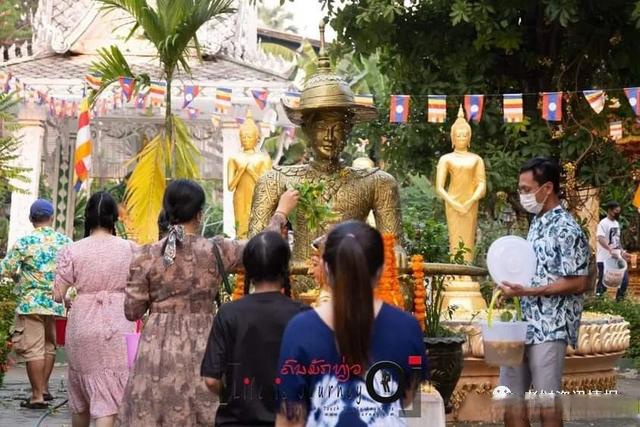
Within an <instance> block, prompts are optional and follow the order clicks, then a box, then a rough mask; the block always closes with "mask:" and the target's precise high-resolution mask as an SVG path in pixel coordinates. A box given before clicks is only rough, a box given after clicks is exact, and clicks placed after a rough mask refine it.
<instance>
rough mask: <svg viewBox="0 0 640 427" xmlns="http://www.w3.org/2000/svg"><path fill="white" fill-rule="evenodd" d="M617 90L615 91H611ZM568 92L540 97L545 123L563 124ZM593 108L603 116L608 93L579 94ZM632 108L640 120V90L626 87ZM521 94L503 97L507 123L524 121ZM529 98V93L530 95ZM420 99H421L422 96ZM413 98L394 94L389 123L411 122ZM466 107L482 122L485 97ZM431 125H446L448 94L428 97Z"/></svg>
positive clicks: (612, 130)
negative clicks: (565, 97)
mask: <svg viewBox="0 0 640 427" xmlns="http://www.w3.org/2000/svg"><path fill="white" fill-rule="evenodd" d="M611 90H615V89H611ZM565 93H571V92H543V93H541V94H540V103H539V106H540V110H541V116H542V118H543V119H544V120H546V121H549V122H560V121H562V111H563V105H562V103H563V99H564V95H565ZM580 93H581V94H582V95H583V96H584V98H585V100H586V102H587V103H588V104H589V106H590V107H591V109H592V110H593V111H594V112H595V113H596V114H600V113H602V111H603V110H604V107H605V103H606V100H607V94H606V93H605V90H600V89H597V90H584V91H582V92H580ZM624 93H625V95H626V97H627V100H628V102H629V105H630V106H631V108H632V110H633V112H634V113H635V115H636V116H638V118H640V102H638V101H639V100H640V87H629V88H624ZM523 95H524V94H522V93H506V94H502V95H501V97H502V107H503V108H502V112H503V119H504V121H505V123H520V122H522V121H523V120H524V103H523ZM528 95H529V94H528ZM418 98H422V96H419V97H418ZM410 102H411V96H410V95H391V97H390V102H389V121H390V122H391V123H406V122H407V121H408V120H409V110H410ZM463 105H464V111H465V116H466V118H467V120H468V121H469V122H475V123H479V122H480V121H481V120H482V114H483V111H484V107H485V95H481V94H469V95H464V98H463ZM612 105H616V106H615V107H612V108H618V107H619V103H618V102H617V101H616V102H614V101H612ZM426 109H427V115H426V119H427V122H428V123H444V122H445V120H446V115H447V95H427V103H426ZM622 131H623V126H622V122H621V121H612V122H611V123H610V126H609V136H610V137H611V139H614V140H617V139H621V138H622Z"/></svg>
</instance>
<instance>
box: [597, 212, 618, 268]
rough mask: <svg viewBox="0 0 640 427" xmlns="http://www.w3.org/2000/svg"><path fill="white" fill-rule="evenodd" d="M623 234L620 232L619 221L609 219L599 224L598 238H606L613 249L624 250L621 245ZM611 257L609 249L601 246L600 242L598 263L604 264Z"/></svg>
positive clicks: (606, 218) (604, 219)
mask: <svg viewBox="0 0 640 427" xmlns="http://www.w3.org/2000/svg"><path fill="white" fill-rule="evenodd" d="M621 234H622V232H621V230H620V224H619V223H618V221H615V220H614V221H612V220H610V219H609V218H608V217H605V218H603V220H602V221H600V223H599V224H598V232H597V234H596V235H597V236H598V238H600V237H604V238H605V239H606V240H607V243H608V244H609V247H610V248H611V249H622V244H621V243H620V236H621ZM610 256H611V255H610V254H609V251H608V250H607V248H605V247H604V246H602V245H601V244H600V241H598V252H597V254H596V262H604V261H605V260H606V259H607V258H609V257H610Z"/></svg>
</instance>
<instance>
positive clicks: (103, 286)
mask: <svg viewBox="0 0 640 427" xmlns="http://www.w3.org/2000/svg"><path fill="white" fill-rule="evenodd" d="M117 220H118V207H117V204H116V202H115V200H113V198H112V197H111V196H110V195H109V193H106V192H98V193H95V194H94V195H93V196H91V198H90V199H89V202H88V203H87V209H86V212H85V238H84V239H82V240H80V241H78V242H75V243H73V244H71V245H69V246H66V247H65V248H63V249H62V250H61V251H60V253H59V255H58V265H57V270H56V279H55V287H54V296H55V299H56V301H62V300H63V299H64V297H65V295H66V293H67V289H68V288H69V287H70V286H73V287H75V288H76V290H77V295H78V296H77V298H76V299H75V300H74V302H73V306H72V307H71V309H70V310H69V317H68V322H67V333H66V348H65V349H66V353H67V356H68V359H69V370H68V388H69V406H70V408H71V412H72V425H73V427H88V426H89V424H90V422H91V420H92V419H94V420H95V422H96V426H97V427H110V426H112V425H113V422H114V420H115V416H116V415H117V413H118V407H119V405H120V402H121V400H122V395H123V393H124V387H125V385H126V384H127V379H128V376H129V370H128V367H127V349H126V345H125V339H124V334H125V333H126V332H133V331H134V324H133V323H132V322H129V321H128V320H127V319H126V318H125V316H124V310H123V306H124V289H125V287H126V284H127V275H128V273H129V264H130V263H131V258H132V256H133V249H134V248H133V244H132V243H131V242H129V241H127V240H123V239H121V238H119V237H116V236H115V223H116V221H117Z"/></svg>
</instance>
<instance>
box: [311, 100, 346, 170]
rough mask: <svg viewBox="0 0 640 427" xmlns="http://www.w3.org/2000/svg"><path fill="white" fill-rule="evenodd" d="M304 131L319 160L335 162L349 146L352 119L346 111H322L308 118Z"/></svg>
mask: <svg viewBox="0 0 640 427" xmlns="http://www.w3.org/2000/svg"><path fill="white" fill-rule="evenodd" d="M306 119H307V120H306V122H305V124H304V125H303V129H304V131H305V133H306V134H307V137H308V138H309V141H310V142H311V150H312V151H313V155H314V158H315V159H317V160H335V159H337V158H338V157H340V153H342V151H343V150H344V148H345V147H346V145H347V137H348V136H349V133H350V132H351V117H350V116H349V113H347V112H346V111H344V110H342V111H341V110H330V111H320V112H317V113H314V114H312V115H310V116H309V117H308V118H306Z"/></svg>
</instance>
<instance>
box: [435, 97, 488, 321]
mask: <svg viewBox="0 0 640 427" xmlns="http://www.w3.org/2000/svg"><path fill="white" fill-rule="evenodd" d="M451 145H452V147H453V152H451V153H448V154H445V155H444V156H442V157H440V160H439V161H438V166H437V169H436V170H437V173H436V191H437V193H438V195H439V196H440V197H441V198H442V199H444V203H445V214H446V217H447V227H448V229H449V251H450V253H451V254H452V255H453V254H455V253H456V252H457V251H458V247H459V244H460V242H462V243H463V244H464V246H465V248H467V249H468V250H469V252H466V253H465V254H464V259H465V261H467V262H471V261H472V260H473V250H474V247H475V242H476V229H477V227H478V205H479V202H480V199H481V198H483V197H484V196H485V194H486V191H487V185H486V175H485V168H484V161H483V160H482V157H480V156H478V155H477V154H475V153H471V152H470V151H469V146H470V145H471V126H469V123H467V121H466V120H465V118H464V113H463V110H462V106H460V109H459V110H458V118H457V119H456V121H455V122H454V124H453V126H451ZM447 179H448V181H449V186H448V188H445V184H446V182H447ZM445 304H446V305H450V304H455V305H458V306H462V307H463V308H466V309H469V310H472V311H473V310H476V309H482V308H486V303H485V302H484V299H482V296H481V294H480V285H478V284H477V283H476V282H473V281H471V279H470V278H468V277H465V278H458V279H457V280H455V281H453V282H451V283H449V284H448V289H447V293H446V294H445Z"/></svg>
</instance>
